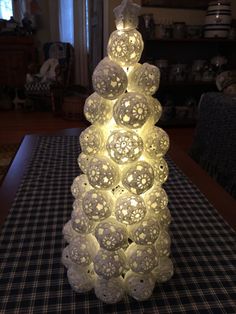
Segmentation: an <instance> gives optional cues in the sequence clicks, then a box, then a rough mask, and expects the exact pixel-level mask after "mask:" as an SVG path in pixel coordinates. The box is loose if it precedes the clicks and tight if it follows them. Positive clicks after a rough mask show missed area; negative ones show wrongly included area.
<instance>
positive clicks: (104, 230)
mask: <svg viewBox="0 0 236 314" xmlns="http://www.w3.org/2000/svg"><path fill="white" fill-rule="evenodd" d="M95 236H96V239H97V241H98V243H99V244H100V247H101V248H103V249H105V250H108V251H115V250H118V249H121V248H123V247H126V246H127V244H128V233H127V229H126V227H125V226H124V225H123V224H121V223H119V222H118V221H117V220H116V219H115V218H113V217H110V218H108V219H106V220H105V221H102V222H100V223H99V224H98V225H97V226H96V229H95Z"/></svg>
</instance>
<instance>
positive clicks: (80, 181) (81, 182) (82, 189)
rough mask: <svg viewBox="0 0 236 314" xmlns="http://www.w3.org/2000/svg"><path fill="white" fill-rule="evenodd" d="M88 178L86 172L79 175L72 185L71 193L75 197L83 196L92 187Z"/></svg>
mask: <svg viewBox="0 0 236 314" xmlns="http://www.w3.org/2000/svg"><path fill="white" fill-rule="evenodd" d="M91 188H92V187H91V185H90V184H89V181H88V178H87V176H86V175H85V174H81V175H80V176H77V177H76V178H75V179H74V181H73V183H72V186H71V193H72V195H73V196H74V198H81V197H82V196H83V195H84V194H85V193H86V192H87V191H89V190H90V189H91Z"/></svg>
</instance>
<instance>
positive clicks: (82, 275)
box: [67, 265, 95, 293]
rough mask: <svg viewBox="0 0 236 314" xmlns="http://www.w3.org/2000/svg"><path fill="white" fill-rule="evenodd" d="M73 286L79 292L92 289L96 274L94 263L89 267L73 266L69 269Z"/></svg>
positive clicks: (68, 274)
mask: <svg viewBox="0 0 236 314" xmlns="http://www.w3.org/2000/svg"><path fill="white" fill-rule="evenodd" d="M67 277H68V281H69V284H70V285H71V288H72V289H73V290H74V291H75V292H77V293H84V292H87V291H90V290H92V289H93V287H94V283H95V274H94V271H93V268H92V265H90V266H87V267H77V266H72V267H70V268H69V269H68V271H67Z"/></svg>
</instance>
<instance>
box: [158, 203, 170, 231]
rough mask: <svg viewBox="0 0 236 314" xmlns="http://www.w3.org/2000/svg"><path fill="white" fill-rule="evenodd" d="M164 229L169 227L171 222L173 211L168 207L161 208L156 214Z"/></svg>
mask: <svg viewBox="0 0 236 314" xmlns="http://www.w3.org/2000/svg"><path fill="white" fill-rule="evenodd" d="M155 217H156V219H157V220H158V223H159V224H160V227H161V228H162V229H168V227H169V225H170V223H171V220H172V218H171V213H170V210H169V208H168V207H166V208H164V209H162V210H160V211H159V212H158V213H157V215H156V216H155Z"/></svg>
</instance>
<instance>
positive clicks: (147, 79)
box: [128, 63, 160, 96]
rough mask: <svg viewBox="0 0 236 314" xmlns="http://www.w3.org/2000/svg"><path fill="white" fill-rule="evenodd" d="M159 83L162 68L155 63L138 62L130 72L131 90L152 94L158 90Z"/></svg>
mask: <svg viewBox="0 0 236 314" xmlns="http://www.w3.org/2000/svg"><path fill="white" fill-rule="evenodd" d="M159 84H160V70H159V69H158V68H157V67H156V66H155V65H151V64H148V63H144V64H142V65H141V64H137V65H136V66H135V67H134V68H133V70H132V71H131V72H130V73H129V85H128V91H129V92H139V93H144V94H145V95H147V96H151V95H153V94H155V92H156V91H157V90H158V88H159Z"/></svg>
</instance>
